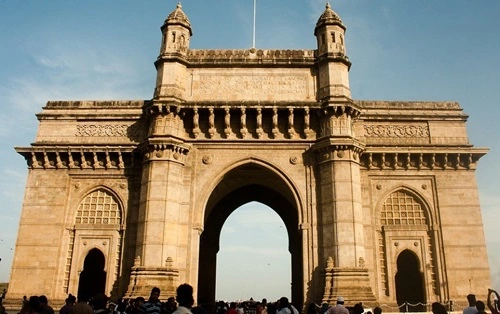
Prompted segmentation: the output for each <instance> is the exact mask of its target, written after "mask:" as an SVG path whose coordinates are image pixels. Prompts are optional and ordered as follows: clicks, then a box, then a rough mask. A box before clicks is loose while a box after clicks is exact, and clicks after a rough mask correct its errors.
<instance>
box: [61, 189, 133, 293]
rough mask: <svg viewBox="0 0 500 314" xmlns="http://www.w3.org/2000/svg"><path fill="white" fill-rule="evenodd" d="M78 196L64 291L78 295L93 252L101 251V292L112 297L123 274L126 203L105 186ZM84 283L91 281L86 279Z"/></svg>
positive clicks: (73, 216)
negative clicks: (102, 281)
mask: <svg viewBox="0 0 500 314" xmlns="http://www.w3.org/2000/svg"><path fill="white" fill-rule="evenodd" d="M78 196H79V201H78V204H77V205H76V206H75V207H73V208H74V210H73V211H72V215H71V216H72V220H71V221H72V228H71V230H70V234H69V242H68V243H69V244H68V251H67V258H66V265H65V273H64V290H65V291H64V292H65V293H75V292H77V291H80V290H81V287H82V286H81V282H80V280H81V278H82V277H81V273H82V271H83V270H84V268H85V260H86V258H87V257H88V256H89V254H90V253H91V252H94V250H98V251H99V252H101V253H102V254H103V258H104V261H103V263H104V266H103V269H102V271H104V272H105V275H104V288H103V289H101V290H104V291H103V292H104V293H106V294H107V295H110V294H111V293H112V290H113V289H116V287H115V283H116V282H117V280H118V278H119V274H120V272H121V263H122V245H123V244H122V242H123V230H124V228H123V226H124V224H125V221H124V219H125V217H124V212H125V210H124V206H123V201H122V199H121V198H120V196H119V195H118V194H117V193H115V191H113V189H111V188H109V187H106V186H102V185H97V186H94V187H92V188H89V189H87V190H86V191H82V192H81V193H79V194H78ZM84 280H87V281H86V282H87V283H88V282H90V281H88V280H90V279H88V278H86V277H84ZM88 289H90V288H88ZM88 289H87V290H88ZM89 291H90V290H89ZM92 291H93V290H92Z"/></svg>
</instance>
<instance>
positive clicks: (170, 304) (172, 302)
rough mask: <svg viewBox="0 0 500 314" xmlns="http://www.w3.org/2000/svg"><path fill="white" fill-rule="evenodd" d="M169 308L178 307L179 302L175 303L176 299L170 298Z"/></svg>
mask: <svg viewBox="0 0 500 314" xmlns="http://www.w3.org/2000/svg"><path fill="white" fill-rule="evenodd" d="M166 305H167V307H169V308H175V307H176V306H177V302H175V298H174V297H170V298H168V299H167V304H166Z"/></svg>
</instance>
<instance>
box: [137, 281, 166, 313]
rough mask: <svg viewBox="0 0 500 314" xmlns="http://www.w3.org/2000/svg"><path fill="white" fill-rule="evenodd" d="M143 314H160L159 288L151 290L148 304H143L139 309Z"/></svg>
mask: <svg viewBox="0 0 500 314" xmlns="http://www.w3.org/2000/svg"><path fill="white" fill-rule="evenodd" d="M141 311H142V313H143V314H160V313H161V302H160V288H158V287H154V288H153V289H151V294H150V295H149V300H148V302H146V303H144V304H143V305H142V307H141Z"/></svg>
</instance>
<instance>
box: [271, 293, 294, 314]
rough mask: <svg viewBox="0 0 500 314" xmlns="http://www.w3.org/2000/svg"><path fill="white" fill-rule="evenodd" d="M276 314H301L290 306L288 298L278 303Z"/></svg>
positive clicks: (282, 298)
mask: <svg viewBox="0 0 500 314" xmlns="http://www.w3.org/2000/svg"><path fill="white" fill-rule="evenodd" d="M276 314H299V311H298V310H297V309H296V308H295V307H294V306H293V305H292V304H290V302H289V301H288V298H287V297H281V298H280V299H279V301H278V308H277V310H276Z"/></svg>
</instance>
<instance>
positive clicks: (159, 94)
mask: <svg viewBox="0 0 500 314" xmlns="http://www.w3.org/2000/svg"><path fill="white" fill-rule="evenodd" d="M161 32H162V41H161V47H160V55H159V56H158V59H157V60H156V62H155V67H156V70H157V77H156V88H155V92H154V100H167V101H173V102H177V103H178V102H182V101H183V100H184V92H185V90H184V87H183V85H182V84H181V83H180V82H181V80H182V79H183V78H184V77H185V74H186V65H185V64H186V62H187V54H188V50H189V42H190V40H191V36H192V35H193V31H192V29H191V23H190V22H189V19H188V17H187V15H186V14H185V13H184V11H182V5H181V4H180V3H178V4H177V7H176V8H175V10H174V11H172V12H171V13H170V14H169V15H168V17H167V19H166V20H165V22H164V23H163V25H162V27H161Z"/></svg>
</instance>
